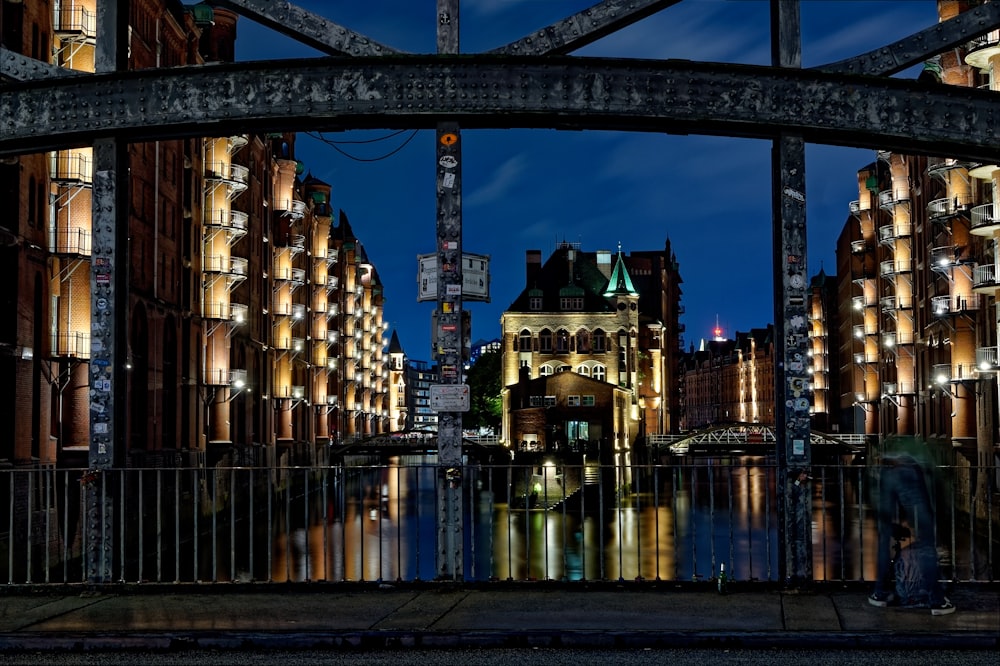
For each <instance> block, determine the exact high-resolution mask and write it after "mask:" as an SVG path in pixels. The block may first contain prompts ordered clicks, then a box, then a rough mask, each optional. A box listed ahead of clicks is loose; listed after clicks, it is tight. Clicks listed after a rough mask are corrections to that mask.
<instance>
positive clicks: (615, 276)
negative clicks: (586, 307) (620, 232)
mask: <svg viewBox="0 0 1000 666" xmlns="http://www.w3.org/2000/svg"><path fill="white" fill-rule="evenodd" d="M604 295H605V296H638V295H639V292H638V291H636V290H635V286H634V285H633V284H632V278H631V277H629V274H628V269H626V268H625V259H624V258H623V257H622V251H621V249H619V250H618V260H617V261H615V268H614V270H612V271H611V279H610V280H608V288H607V289H605V290H604Z"/></svg>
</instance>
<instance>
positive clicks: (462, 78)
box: [0, 55, 1000, 161]
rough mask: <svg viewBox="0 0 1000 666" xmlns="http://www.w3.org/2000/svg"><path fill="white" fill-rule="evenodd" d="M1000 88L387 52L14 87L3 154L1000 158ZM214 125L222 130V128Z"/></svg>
mask: <svg viewBox="0 0 1000 666" xmlns="http://www.w3.org/2000/svg"><path fill="white" fill-rule="evenodd" d="M997 101H998V97H997V95H996V94H995V93H993V92H990V91H985V90H976V89H971V88H958V87H954V86H943V85H930V84H922V83H918V82H916V81H904V80H897V79H884V78H876V77H866V76H859V75H852V74H839V73H826V72H819V71H812V70H795V69H787V68H775V67H765V66H749V65H732V64H718V63H697V62H687V61H658V60H622V59H605V58H578V57H570V56H544V57H513V56H495V55H476V56H453V57H447V56H384V57H379V58H324V59H308V60H294V61H280V62H267V63H243V64H231V65H217V66H216V65H209V66H199V67H181V68H172V69H162V70H142V71H133V72H124V73H117V74H107V75H100V74H98V75H90V76H80V77H75V76H74V77H65V78H51V79H44V80H36V81H32V82H19V83H12V84H8V85H7V86H6V87H5V88H3V91H2V93H0V154H16V153H27V152H38V151H43V150H49V149H57V148H63V147H66V146H70V145H84V144H89V143H92V142H93V141H94V140H95V139H96V138H101V137H108V136H118V137H119V138H124V139H126V140H129V141H134V140H150V139H156V138H164V137H167V136H195V135H197V136H201V135H206V134H212V133H213V132H215V133H222V134H232V133H234V132H239V131H248V130H253V129H265V128H266V129H269V130H274V131H277V130H290V131H302V130H308V129H315V130H336V129H348V128H432V127H434V126H435V125H436V124H437V123H438V122H439V121H441V120H442V119H450V120H455V121H457V122H459V123H460V124H461V126H462V127H464V128H514V127H525V128H556V129H576V130H584V129H606V130H634V131H648V132H667V133H696V134H724V135H728V136H746V137H759V138H768V139H770V138H774V137H775V136H777V135H778V133H779V132H785V133H789V132H790V133H796V134H800V135H802V136H803V137H804V138H805V140H806V141H809V142H814V143H824V144H836V145H846V146H855V147H877V148H880V149H886V150H896V151H900V152H909V153H917V154H943V155H951V156H955V157H961V158H966V159H972V160H987V161H993V160H995V159H996V157H997V155H998V154H1000V150H998V148H997V138H998V133H1000V125H998V116H1000V106H998V104H997ZM213 127H214V129H213Z"/></svg>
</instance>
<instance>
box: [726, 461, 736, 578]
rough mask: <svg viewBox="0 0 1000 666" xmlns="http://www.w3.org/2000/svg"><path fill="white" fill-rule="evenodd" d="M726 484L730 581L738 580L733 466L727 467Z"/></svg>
mask: <svg viewBox="0 0 1000 666" xmlns="http://www.w3.org/2000/svg"><path fill="white" fill-rule="evenodd" d="M726 484H727V485H728V487H729V574H728V575H729V579H730V580H736V527H735V523H736V512H735V511H734V505H733V502H734V501H735V499H734V497H733V495H734V493H733V466H732V465H727V466H726Z"/></svg>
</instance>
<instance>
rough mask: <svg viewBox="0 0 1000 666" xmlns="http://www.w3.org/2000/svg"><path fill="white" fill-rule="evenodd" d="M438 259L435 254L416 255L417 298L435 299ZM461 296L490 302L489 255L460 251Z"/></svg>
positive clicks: (470, 299) (424, 299)
mask: <svg viewBox="0 0 1000 666" xmlns="http://www.w3.org/2000/svg"><path fill="white" fill-rule="evenodd" d="M437 281H438V261H437V255H436V254H419V255H417V300H418V301H436V300H437ZM462 298H463V299H464V300H467V301H483V302H485V303H489V302H490V257H489V255H488V254H468V253H465V252H463V253H462Z"/></svg>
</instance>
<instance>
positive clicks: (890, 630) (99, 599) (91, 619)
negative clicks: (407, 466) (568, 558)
mask: <svg viewBox="0 0 1000 666" xmlns="http://www.w3.org/2000/svg"><path fill="white" fill-rule="evenodd" d="M949 597H950V598H951V599H952V601H953V602H954V603H955V605H956V606H957V607H958V612H956V613H954V614H952V615H947V616H943V617H933V616H931V614H930V611H929V610H927V609H902V608H891V607H890V608H875V607H872V606H870V605H869V604H868V602H867V595H866V591H865V590H864V589H862V588H861V587H857V588H853V589H848V588H843V587H839V586H837V587H818V588H817V589H811V590H782V589H777V588H775V589H767V588H762V587H759V586H756V587H755V586H748V587H747V588H746V589H740V588H736V589H734V590H732V591H731V592H730V593H729V594H727V595H719V594H717V593H716V592H715V591H714V590H712V589H711V588H707V587H705V586H694V587H693V586H686V585H684V584H677V585H675V584H672V583H664V582H661V583H650V582H643V583H621V584H613V583H594V584H590V583H573V584H560V583H520V584H518V583H511V584H507V583H498V584H488V585H458V584H413V585H399V586H396V585H379V584H314V585H311V586H308V587H305V586H294V587H284V586H281V585H275V584H259V585H258V584H238V585H229V584H226V585H220V586H213V587H210V588H208V589H206V588H205V587H204V586H202V587H198V588H178V587H171V586H142V587H140V588H128V589H122V590H120V591H116V592H114V593H103V594H98V593H91V592H83V593H80V592H65V593H63V594H53V593H52V592H46V591H42V592H38V593H31V594H25V593H17V594H10V593H8V594H4V595H2V596H0V653H2V652H13V651H23V650H33V651H38V650H69V649H74V650H100V649H114V650H122V649H139V648H143V649H154V650H155V649H177V648H180V647H199V648H214V649H246V648H268V647H280V648H286V649H287V648H316V647H330V648H336V647H367V648H378V647H403V646H415V645H421V646H426V647H457V646H482V647H514V646H520V647H524V646H545V647H554V646H564V647H579V648H582V647H603V648H607V647H657V646H662V647H666V646H676V647H707V646H726V647H737V646H739V647H765V646H775V647H851V646H867V647H875V646H886V647H894V646H895V647H901V648H902V647H905V648H909V649H912V648H916V647H921V646H926V647H934V648H979V649H983V648H992V647H1000V587H998V586H996V585H961V586H957V587H956V588H955V589H953V590H952V591H951V592H950V593H949Z"/></svg>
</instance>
